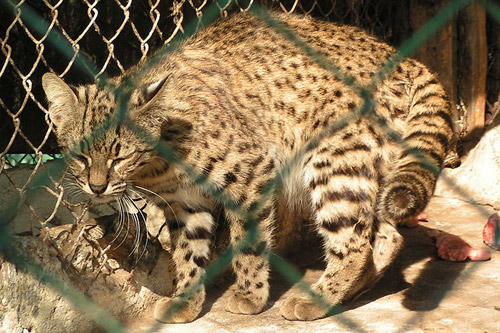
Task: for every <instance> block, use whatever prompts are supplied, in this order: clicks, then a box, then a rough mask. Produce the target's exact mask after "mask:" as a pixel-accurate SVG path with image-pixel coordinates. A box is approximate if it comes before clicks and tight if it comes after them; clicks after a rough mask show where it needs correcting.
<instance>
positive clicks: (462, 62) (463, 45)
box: [457, 3, 488, 138]
mask: <svg viewBox="0 0 500 333" xmlns="http://www.w3.org/2000/svg"><path fill="white" fill-rule="evenodd" d="M457 23H458V24H457V36H458V45H457V46H458V49H457V50H458V51H457V54H458V62H457V64H458V66H457V67H458V92H459V96H460V101H462V102H463V105H464V107H465V118H466V124H465V130H466V135H467V137H468V138H474V137H476V136H478V135H480V134H482V132H483V129H484V124H485V106H486V76H487V70H488V68H487V67H488V58H487V57H488V45H487V41H486V14H485V11H484V8H483V7H482V6H481V5H480V4H477V3H473V4H471V5H469V6H468V7H467V8H465V9H464V10H463V11H462V12H461V13H460V15H459V17H458V22H457Z"/></svg>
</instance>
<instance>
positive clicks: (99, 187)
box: [89, 183, 108, 194]
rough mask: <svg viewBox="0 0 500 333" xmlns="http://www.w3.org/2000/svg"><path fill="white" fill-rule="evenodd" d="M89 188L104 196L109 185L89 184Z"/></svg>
mask: <svg viewBox="0 0 500 333" xmlns="http://www.w3.org/2000/svg"><path fill="white" fill-rule="evenodd" d="M89 187H90V189H91V190H92V192H94V193H95V194H102V193H104V191H106V187H108V184H92V183H89Z"/></svg>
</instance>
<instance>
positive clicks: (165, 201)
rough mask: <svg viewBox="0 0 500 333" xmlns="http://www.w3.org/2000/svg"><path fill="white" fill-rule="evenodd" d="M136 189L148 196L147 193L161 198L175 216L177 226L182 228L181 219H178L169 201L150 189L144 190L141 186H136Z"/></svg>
mask: <svg viewBox="0 0 500 333" xmlns="http://www.w3.org/2000/svg"><path fill="white" fill-rule="evenodd" d="M134 187H135V188H136V189H138V190H141V191H144V192H145V194H146V193H149V194H152V195H154V196H156V197H158V198H160V199H161V200H162V201H163V202H164V203H165V204H166V205H167V207H168V209H170V211H171V212H172V215H173V216H174V221H175V222H176V223H177V226H180V222H179V219H178V218H177V215H176V214H175V211H174V209H173V208H172V206H171V205H170V204H169V203H168V201H167V200H165V199H164V198H163V197H162V196H161V195H159V194H158V193H156V192H153V191H151V190H149V189H147V188H144V187H142V186H139V185H134Z"/></svg>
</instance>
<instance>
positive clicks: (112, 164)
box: [108, 157, 125, 168]
mask: <svg viewBox="0 0 500 333" xmlns="http://www.w3.org/2000/svg"><path fill="white" fill-rule="evenodd" d="M123 161H125V158H122V157H118V158H115V159H109V160H108V168H116V167H117V166H118V164H119V163H120V162H123Z"/></svg>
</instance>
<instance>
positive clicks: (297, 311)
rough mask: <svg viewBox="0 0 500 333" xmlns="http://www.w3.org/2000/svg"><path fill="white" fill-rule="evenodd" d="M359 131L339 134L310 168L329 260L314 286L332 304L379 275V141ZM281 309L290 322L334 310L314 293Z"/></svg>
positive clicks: (321, 147) (317, 154)
mask: <svg viewBox="0 0 500 333" xmlns="http://www.w3.org/2000/svg"><path fill="white" fill-rule="evenodd" d="M356 130H357V132H356V135H354V134H350V133H337V134H335V135H332V136H331V137H329V138H326V139H324V140H323V141H322V142H321V144H320V145H319V146H318V147H317V148H315V150H314V151H312V152H311V155H310V156H311V158H310V159H308V162H307V165H305V166H304V175H305V176H304V178H305V182H304V183H305V185H306V186H307V187H308V188H309V191H310V196H311V205H312V209H313V214H314V219H315V223H316V227H317V230H318V233H319V234H320V235H321V237H322V238H323V242H324V256H325V259H326V269H325V271H324V273H323V275H322V276H321V277H320V279H319V280H318V281H317V282H316V283H315V284H314V285H313V286H312V289H313V291H314V292H316V293H317V294H319V295H320V296H322V298H323V300H324V301H326V302H327V303H328V304H329V305H331V306H335V305H338V304H340V303H342V302H344V301H347V300H349V299H351V298H352V297H354V296H355V295H356V294H358V293H359V292H360V290H362V288H364V287H365V286H366V284H367V283H369V282H370V281H371V280H372V278H373V276H374V275H375V274H376V267H375V265H374V258H373V251H372V233H373V229H374V228H373V227H374V221H375V214H376V212H375V203H376V200H377V191H378V179H379V177H378V175H379V170H378V169H379V168H378V167H377V165H378V164H380V163H381V161H380V158H381V157H379V156H378V155H377V154H378V152H379V151H380V150H379V149H377V148H378V143H377V140H375V139H371V138H370V137H369V136H368V135H367V133H368V131H367V130H366V129H363V128H362V127H360V128H357V129H356ZM382 265H383V266H385V263H382ZM281 313H282V315H283V316H284V317H285V318H287V319H289V320H314V319H318V318H322V317H325V316H327V315H328V313H329V309H328V308H327V307H325V306H322V305H321V304H318V303H317V302H315V301H314V300H313V299H312V298H311V297H308V296H291V297H290V298H289V299H287V300H286V301H285V302H284V303H283V305H282V307H281Z"/></svg>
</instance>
